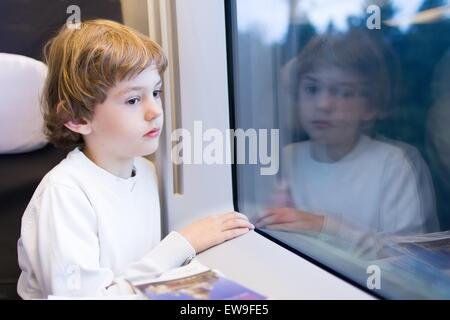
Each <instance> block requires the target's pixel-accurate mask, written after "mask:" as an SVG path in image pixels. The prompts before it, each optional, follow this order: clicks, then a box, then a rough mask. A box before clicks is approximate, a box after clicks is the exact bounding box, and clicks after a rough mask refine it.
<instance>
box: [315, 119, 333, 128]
mask: <svg viewBox="0 0 450 320" xmlns="http://www.w3.org/2000/svg"><path fill="white" fill-rule="evenodd" d="M311 124H312V125H313V126H314V127H315V128H317V129H328V128H329V127H331V123H330V122H329V121H325V120H314V121H311Z"/></svg>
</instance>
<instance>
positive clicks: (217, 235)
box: [179, 212, 255, 253]
mask: <svg viewBox="0 0 450 320" xmlns="http://www.w3.org/2000/svg"><path fill="white" fill-rule="evenodd" d="M254 228H255V226H254V225H252V224H251V223H250V222H249V221H248V218H247V217H246V216H245V215H243V214H242V213H239V212H228V213H221V214H215V215H211V216H208V217H206V218H203V219H200V220H198V221H195V222H193V223H191V224H190V225H188V226H187V227H186V228H184V229H182V230H180V231H179V232H180V234H181V235H183V236H184V237H185V238H186V239H187V240H188V241H189V242H190V243H191V245H192V246H193V247H194V249H195V252H197V253H200V252H202V251H204V250H206V249H208V248H210V247H213V246H215V245H218V244H221V243H222V242H225V241H227V240H230V239H233V238H236V237H239V236H241V235H243V234H245V233H247V232H248V231H250V230H252V229H254Z"/></svg>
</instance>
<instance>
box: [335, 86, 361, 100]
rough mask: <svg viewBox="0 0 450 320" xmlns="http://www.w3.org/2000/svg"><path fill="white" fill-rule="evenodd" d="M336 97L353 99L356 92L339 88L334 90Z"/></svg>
mask: <svg viewBox="0 0 450 320" xmlns="http://www.w3.org/2000/svg"><path fill="white" fill-rule="evenodd" d="M336 95H337V96H338V97H342V98H353V97H354V96H355V95H356V92H355V90H352V89H345V88H341V89H337V90H336Z"/></svg>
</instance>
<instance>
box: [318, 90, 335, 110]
mask: <svg viewBox="0 0 450 320" xmlns="http://www.w3.org/2000/svg"><path fill="white" fill-rule="evenodd" d="M333 104H334V98H333V95H332V94H331V93H329V92H322V93H321V94H320V95H319V97H318V99H317V108H318V109H320V110H323V111H331V110H332V109H333Z"/></svg>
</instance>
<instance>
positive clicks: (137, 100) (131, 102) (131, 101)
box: [127, 98, 141, 105]
mask: <svg viewBox="0 0 450 320" xmlns="http://www.w3.org/2000/svg"><path fill="white" fill-rule="evenodd" d="M139 101H141V99H140V98H131V99H128V100H127V104H129V105H135V104H137V103H139Z"/></svg>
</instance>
